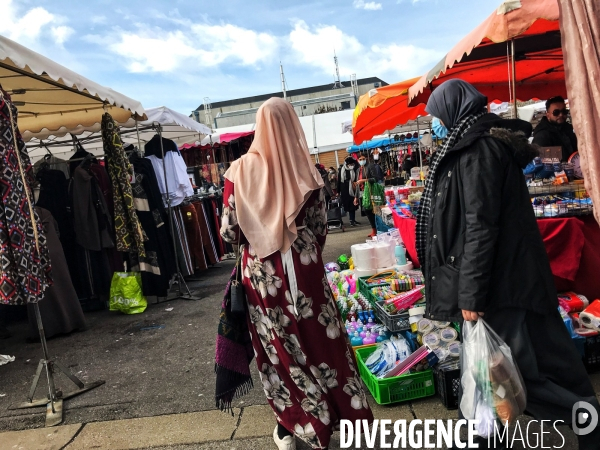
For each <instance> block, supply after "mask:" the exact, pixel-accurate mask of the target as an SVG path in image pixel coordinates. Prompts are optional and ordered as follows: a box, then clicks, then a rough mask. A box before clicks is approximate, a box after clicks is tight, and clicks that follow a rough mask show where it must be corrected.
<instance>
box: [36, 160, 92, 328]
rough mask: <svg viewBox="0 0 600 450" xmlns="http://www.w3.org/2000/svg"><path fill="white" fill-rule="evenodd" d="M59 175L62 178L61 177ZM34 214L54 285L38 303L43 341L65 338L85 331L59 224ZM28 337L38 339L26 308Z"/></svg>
mask: <svg viewBox="0 0 600 450" xmlns="http://www.w3.org/2000/svg"><path fill="white" fill-rule="evenodd" d="M57 172H59V173H60V174H61V175H63V176H64V173H62V172H60V171H57ZM35 209H36V212H37V213H38V215H39V217H40V221H41V223H42V225H43V227H44V232H45V233H46V239H47V242H48V250H49V252H50V258H51V259H52V278H53V280H54V284H53V285H52V286H50V287H49V288H48V289H46V292H44V297H43V298H42V300H43V301H41V302H40V304H39V305H40V314H41V316H42V323H43V324H44V334H45V335H46V338H51V337H53V336H57V335H60V334H67V333H70V332H72V331H75V330H83V329H85V327H86V325H85V317H84V315H83V310H82V309H81V304H80V303H79V300H78V297H77V292H75V288H74V286H73V283H72V282H71V276H70V275H69V268H68V266H67V260H66V259H65V254H64V253H63V249H62V245H61V243H60V240H59V236H58V224H57V222H56V221H55V220H54V218H53V217H52V214H50V211H48V210H45V209H43V208H40V207H39V206H36V208H35ZM28 315H29V335H30V337H31V338H36V337H39V332H38V326H37V321H36V317H35V311H34V310H33V307H32V306H31V305H28Z"/></svg>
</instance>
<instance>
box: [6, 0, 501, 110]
mask: <svg viewBox="0 0 600 450" xmlns="http://www.w3.org/2000/svg"><path fill="white" fill-rule="evenodd" d="M499 3H500V0H377V1H366V0H331V1H312V0H307V1H296V0H293V1H292V0H278V1H275V0H245V1H244V0H216V1H214V0H213V1H204V0H202V1H198V0H196V1H190V0H186V1H184V0H169V1H166V0H162V1H157V0H154V1H153V0H143V1H142V0H129V1H127V2H123V1H115V0H78V1H73V0H0V11H1V12H2V20H0V35H3V36H6V37H8V38H10V39H13V40H15V41H17V42H19V43H20V44H23V45H25V46H27V47H29V48H32V49H33V50H36V51H38V52H40V53H42V54H43V55H45V56H47V57H49V58H51V59H53V60H55V61H57V62H59V63H61V64H63V65H65V66H67V67H69V68H70V69H72V70H75V71H76V72H79V73H81V74H82V75H84V76H87V77H88V78H90V79H92V80H94V81H96V82H98V83H101V84H103V85H106V86H109V87H111V88H113V89H115V90H117V91H119V92H122V93H123V94H125V95H128V96H130V97H133V98H135V99H136V100H139V101H141V102H142V104H143V105H144V106H145V107H146V108H149V107H153V106H162V105H164V106H168V107H170V108H173V109H176V110H178V111H180V112H182V113H185V114H189V113H190V112H191V111H192V110H193V109H195V108H196V107H197V106H198V105H200V104H201V103H202V102H203V99H204V97H209V98H210V99H211V101H212V102H216V101H219V100H228V99H232V98H237V97H243V96H251V95H258V94H264V93H268V92H275V91H278V90H280V89H281V84H280V80H279V61H281V62H282V63H283V65H284V70H285V75H286V79H287V86H288V89H297V88H303V87H308V86H312V85H316V84H327V83H333V80H334V72H335V67H334V64H333V52H334V50H335V51H336V53H337V55H338V58H339V62H340V72H341V78H342V81H345V80H349V78H350V75H351V74H356V75H357V77H358V78H365V77H371V76H376V77H380V78H382V79H383V80H384V81H386V82H388V83H393V82H396V81H402V80H405V79H407V78H411V77H414V76H419V75H422V74H423V73H424V72H425V71H427V70H428V69H430V68H431V67H432V66H433V65H434V64H435V63H436V62H438V61H439V60H440V59H441V58H442V56H443V55H444V54H445V53H446V52H447V51H448V50H449V49H450V48H452V46H453V45H454V44H456V43H457V42H458V41H459V40H460V39H461V38H462V37H463V36H464V35H465V34H466V33H468V32H469V31H471V30H472V29H473V28H474V27H476V26H477V25H478V24H479V23H480V22H482V21H483V20H484V19H485V18H486V17H487V16H488V15H490V14H491V13H492V12H493V11H494V10H495V8H496V7H497V6H498V5H499Z"/></svg>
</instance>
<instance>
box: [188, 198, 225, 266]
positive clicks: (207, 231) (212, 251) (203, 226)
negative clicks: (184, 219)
mask: <svg viewBox="0 0 600 450" xmlns="http://www.w3.org/2000/svg"><path fill="white" fill-rule="evenodd" d="M207 201H208V200H202V201H199V202H196V203H194V207H195V208H196V212H197V214H198V221H199V222H200V231H201V233H202V243H203V246H204V253H206V258H207V260H208V262H209V263H210V264H212V265H214V264H217V263H218V262H219V256H218V255H217V250H216V248H215V242H214V238H213V233H212V230H211V228H210V223H209V219H210V216H208V214H207V211H206V202H207Z"/></svg>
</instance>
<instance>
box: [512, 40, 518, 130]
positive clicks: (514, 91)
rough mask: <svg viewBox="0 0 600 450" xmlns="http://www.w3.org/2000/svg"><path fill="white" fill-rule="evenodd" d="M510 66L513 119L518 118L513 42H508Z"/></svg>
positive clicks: (515, 63)
mask: <svg viewBox="0 0 600 450" xmlns="http://www.w3.org/2000/svg"><path fill="white" fill-rule="evenodd" d="M510 56H511V58H510V64H511V75H512V98H513V119H517V118H518V117H519V114H518V109H517V62H516V59H515V40H514V39H511V40H510Z"/></svg>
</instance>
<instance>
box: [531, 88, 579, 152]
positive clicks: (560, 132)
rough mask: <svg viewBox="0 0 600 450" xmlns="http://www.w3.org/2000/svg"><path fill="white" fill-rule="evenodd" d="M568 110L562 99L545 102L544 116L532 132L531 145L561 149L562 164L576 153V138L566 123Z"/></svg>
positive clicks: (571, 128) (557, 98) (570, 126)
mask: <svg viewBox="0 0 600 450" xmlns="http://www.w3.org/2000/svg"><path fill="white" fill-rule="evenodd" d="M568 115H569V110H568V109H567V106H566V104H565V99H564V98H562V97H552V98H551V99H549V100H548V101H546V115H545V116H544V117H542V120H541V121H540V123H538V125H537V126H536V127H535V130H533V143H534V144H536V145H539V146H540V147H561V148H562V158H561V161H562V162H567V161H568V160H569V157H570V156H571V155H572V154H573V153H575V152H576V151H577V136H575V132H574V131H573V125H571V124H570V123H569V122H567V117H568Z"/></svg>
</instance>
